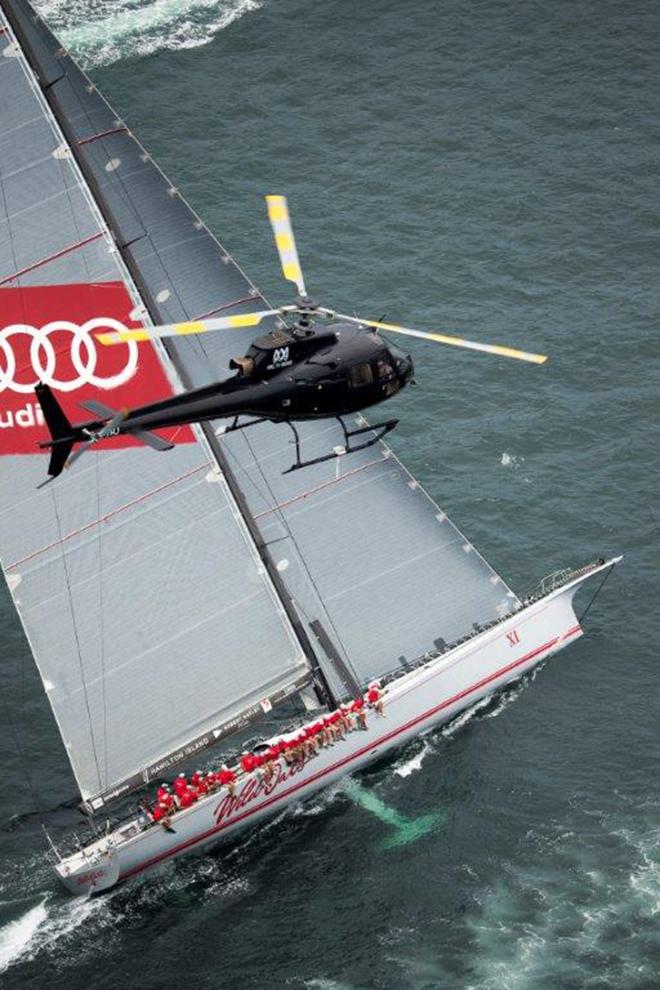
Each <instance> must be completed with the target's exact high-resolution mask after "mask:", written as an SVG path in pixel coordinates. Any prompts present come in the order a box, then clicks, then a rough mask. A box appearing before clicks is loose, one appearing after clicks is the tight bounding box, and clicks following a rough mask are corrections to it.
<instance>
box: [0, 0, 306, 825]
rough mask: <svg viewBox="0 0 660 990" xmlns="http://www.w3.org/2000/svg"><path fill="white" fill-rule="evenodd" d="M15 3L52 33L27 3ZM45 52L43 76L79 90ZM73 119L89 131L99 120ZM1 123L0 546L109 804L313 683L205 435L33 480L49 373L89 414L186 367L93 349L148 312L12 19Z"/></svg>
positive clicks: (60, 710)
mask: <svg viewBox="0 0 660 990" xmlns="http://www.w3.org/2000/svg"><path fill="white" fill-rule="evenodd" d="M5 10H6V13H8V14H10V15H12V19H13V20H15V22H16V24H17V26H22V29H23V30H24V31H25V35H24V37H25V38H26V39H27V40H29V41H30V42H31V43H33V44H34V45H35V46H37V47H38V46H39V45H40V43H41V42H40V34H39V30H38V29H37V28H35V27H34V25H33V22H32V14H31V12H29V11H28V9H27V8H23V7H21V8H18V7H17V8H16V9H14V8H12V9H11V10H9V8H8V7H5ZM40 51H41V55H42V61H41V62H40V70H39V71H40V76H39V79H40V83H41V85H42V86H43V85H46V84H50V83H53V84H54V85H53V89H56V90H57V93H58V98H61V99H62V100H66V99H68V98H69V95H70V94H69V93H68V91H67V88H66V82H67V80H66V79H65V77H64V75H63V71H62V70H60V69H59V68H58V63H57V62H56V61H55V56H47V53H46V50H45V49H44V48H43V46H42V47H41V49H40ZM69 68H70V66H67V69H69ZM58 78H59V79H60V82H59V83H58V82H57V81H56V80H57V79H58ZM75 78H76V79H77V78H78V76H77V75H76V76H75ZM85 85H87V83H85ZM70 109H71V110H72V108H70ZM71 115H73V111H72V113H71ZM78 121H79V127H80V128H81V131H80V133H81V134H82V130H83V129H84V131H85V135H86V137H87V138H90V137H93V134H94V133H95V131H94V127H95V126H97V124H92V125H90V123H89V121H88V120H87V118H85V117H83V118H80V116H79V115H78ZM0 126H1V127H2V133H3V140H2V143H1V145H0V315H1V321H0V327H1V329H0V401H1V403H2V407H1V412H0V425H1V427H2V429H1V430H0V452H1V453H2V455H3V456H2V457H0V556H1V558H2V562H3V568H4V571H5V575H6V578H7V583H8V585H9V588H10V590H11V592H12V595H13V597H14V601H15V604H16V607H17V609H18V611H19V613H20V615H21V618H22V621H23V623H24V626H25V631H26V634H27V636H28V639H29V641H30V644H31V647H32V650H33V653H34V655H35V659H36V662H37V665H38V667H39V670H40V673H41V676H42V679H43V683H44V687H45V690H46V693H47V695H48V697H49V700H50V702H51V705H52V707H53V711H54V714H55V717H56V719H57V721H58V724H59V727H60V731H61V734H62V737H63V740H64V743H65V746H66V750H67V753H68V756H69V758H70V760H71V764H72V766H73V770H74V773H75V776H76V778H77V781H78V784H79V786H80V791H81V794H82V796H83V798H85V799H88V800H89V801H90V803H91V804H92V806H98V805H99V804H100V803H102V802H103V801H105V800H107V799H108V798H110V797H113V796H116V795H117V794H120V793H123V792H124V791H126V790H127V789H129V788H130V787H132V786H135V784H136V783H139V782H141V781H142V780H144V779H146V778H149V777H150V776H152V775H153V774H154V773H157V772H158V770H159V769H160V768H162V767H163V766H167V765H169V764H171V763H173V762H176V761H178V760H180V759H182V758H183V757H185V756H186V755H188V754H191V753H193V752H195V751H196V750H197V749H199V748H201V747H203V746H206V745H208V744H209V742H212V741H213V740H214V739H216V738H217V737H218V736H219V735H221V734H222V733H224V732H226V731H227V730H228V729H230V728H232V727H235V726H236V723H237V720H238V721H239V723H240V721H241V720H242V719H244V718H245V717H246V714H249V713H251V712H260V711H261V709H260V702H264V704H266V705H267V704H271V703H274V702H276V701H277V700H278V698H280V697H282V696H284V695H286V694H287V693H289V692H291V691H292V690H295V689H297V688H298V687H300V685H301V684H302V683H303V682H304V681H305V680H306V679H307V678H308V677H309V665H308V662H307V659H306V657H305V655H304V652H303V650H302V649H301V646H300V644H299V642H298V639H297V637H296V636H295V634H294V632H293V629H292V627H291V623H290V621H289V619H288V617H287V616H286V614H285V610H284V608H283V606H282V603H281V601H280V599H279V598H278V596H277V595H276V593H275V591H274V588H273V585H272V581H271V580H270V578H269V576H268V574H267V573H266V570H265V568H264V566H263V562H262V559H261V557H260V555H259V553H258V552H257V548H256V547H255V545H254V541H253V539H252V537H251V536H250V533H249V531H248V528H247V526H246V524H245V521H244V519H243V517H242V515H241V514H240V512H239V511H238V508H237V506H236V502H235V499H234V498H233V496H232V495H231V493H230V491H229V489H228V487H227V484H226V481H225V479H224V477H223V475H222V472H221V471H220V470H219V469H218V466H217V463H216V461H215V458H214V457H213V455H212V453H211V451H210V450H209V447H208V444H207V443H206V441H205V439H204V438H203V435H202V434H201V433H200V432H197V433H195V434H193V433H192V432H191V431H189V430H184V431H180V432H179V434H178V436H173V435H172V436H171V437H170V439H172V440H173V441H174V442H175V447H174V449H173V450H171V451H170V452H168V454H167V455H165V454H162V455H158V454H155V453H154V452H153V451H151V450H148V449H145V448H140V447H135V446H129V447H116V448H115V449H112V450H106V451H104V452H101V453H99V454H94V455H93V456H92V457H89V458H88V459H87V464H85V463H84V462H83V464H81V465H80V466H79V468H78V469H76V470H75V471H73V470H72V471H71V474H70V476H66V477H64V478H62V479H61V480H62V484H58V485H49V486H48V487H46V488H44V489H42V490H39V491H38V490H37V489H36V486H37V484H38V483H39V482H41V481H43V480H44V477H45V473H44V472H45V467H46V460H45V459H44V457H43V455H39V454H38V452H37V449H36V447H35V440H36V439H39V438H41V437H42V436H43V425H40V422H39V411H38V409H37V408H35V404H34V396H33V385H34V383H35V381H36V379H37V378H42V379H45V380H47V381H50V383H51V384H52V386H53V387H54V388H56V389H58V390H59V392H60V393H61V397H62V400H63V401H64V402H68V406H67V411H69V412H70V415H71V416H72V417H75V418H78V419H79V418H80V414H81V410H80V409H79V408H78V407H79V405H80V403H81V402H84V401H86V400H88V399H90V398H92V397H93V396H95V397H96V398H99V397H101V398H103V399H104V401H106V402H109V403H110V404H115V405H117V406H121V405H124V404H127V403H129V404H135V403H136V401H139V400H140V398H142V397H143V396H144V395H145V394H153V395H154V397H156V396H157V395H159V394H160V395H162V394H166V393H167V392H168V391H171V389H172V386H173V385H175V386H176V385H177V381H176V377H175V375H174V371H173V368H172V365H171V362H169V360H168V359H167V358H166V356H165V355H164V354H163V353H156V352H155V351H153V350H152V349H151V347H150V346H149V347H148V348H147V350H145V351H141V352H140V353H139V354H138V353H137V350H135V351H132V349H131V348H130V347H129V348H128V349H123V350H124V353H123V354H122V355H121V358H119V359H111V362H110V364H108V363H107V358H106V355H105V353H101V352H102V348H101V347H100V346H99V348H98V350H97V348H96V344H95V340H94V333H95V331H97V330H99V329H101V328H103V327H104V326H113V325H114V324H115V323H117V324H122V325H131V323H133V324H135V323H136V322H137V323H139V322H141V321H142V320H143V319H145V318H146V312H145V311H144V306H143V302H142V299H141V297H140V295H139V292H138V291H137V289H136V287H135V284H134V282H133V279H132V278H131V276H130V273H129V272H128V271H127V269H126V267H125V265H124V263H123V260H122V257H121V252H120V251H119V250H118V246H117V245H118V243H121V241H120V240H119V237H120V235H119V234H117V232H116V231H115V232H114V236H113V233H111V232H110V231H109V229H108V226H107V224H106V222H105V220H104V218H103V216H102V214H101V213H100V211H99V209H98V207H97V205H96V202H95V200H94V197H93V196H92V194H91V192H90V188H89V185H88V184H87V183H86V182H85V181H84V179H83V177H82V175H81V173H80V170H79V168H78V165H77V163H76V159H75V156H74V155H73V154H72V152H71V146H70V144H69V143H68V142H67V141H66V139H65V137H64V135H63V133H62V131H61V129H60V128H59V126H58V124H57V123H56V121H55V119H54V117H53V114H52V112H51V108H50V107H49V106H48V103H47V101H46V100H45V98H44V96H43V93H42V90H41V88H40V86H38V85H37V83H36V80H35V76H34V74H33V71H32V69H31V67H30V65H29V64H28V62H27V60H26V58H25V57H24V54H23V52H22V49H21V46H20V45H19V43H18V41H17V39H16V37H15V35H14V33H13V30H12V27H11V26H10V23H9V20H8V19H6V18H5V17H4V16H2V15H0ZM98 126H103V122H101V124H100V125H98ZM76 140H78V138H76ZM92 144H93V142H91V143H90V147H91V146H92ZM83 146H84V145H83ZM126 223H128V220H127V221H126ZM115 238H117V239H115ZM83 415H84V413H83Z"/></svg>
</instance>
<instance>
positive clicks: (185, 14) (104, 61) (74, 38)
mask: <svg viewBox="0 0 660 990" xmlns="http://www.w3.org/2000/svg"><path fill="white" fill-rule="evenodd" d="M262 2H263V0H151V2H148V0H116V2H113V0H42V2H38V3H37V7H38V10H39V13H40V14H42V15H43V16H44V17H45V19H46V21H47V22H48V25H49V27H51V28H52V29H53V30H54V31H55V33H56V34H57V36H58V38H59V39H60V40H61V41H62V43H63V45H64V46H65V47H66V48H68V49H69V50H70V51H71V53H72V54H73V56H74V57H75V58H76V59H78V60H79V61H80V63H81V64H82V65H83V67H84V68H91V67H97V66H101V65H109V64H110V63H111V62H116V61H117V60H118V59H121V58H135V57H140V56H145V55H151V54H152V53H153V52H157V51H160V50H161V49H165V48H171V49H179V48H197V47H199V46H200V45H206V44H208V42H209V41H211V40H212V39H213V38H214V37H215V35H216V34H217V33H218V32H219V31H222V30H224V28H226V27H229V25H230V24H232V23H233V22H234V21H236V20H238V19H239V18H240V17H243V16H244V14H248V13H250V12H252V11H255V10H258V9H259V8H260V7H261V6H262Z"/></svg>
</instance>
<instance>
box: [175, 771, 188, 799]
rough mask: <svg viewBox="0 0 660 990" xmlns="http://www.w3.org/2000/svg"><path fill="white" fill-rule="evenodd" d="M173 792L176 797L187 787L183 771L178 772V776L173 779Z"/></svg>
mask: <svg viewBox="0 0 660 990" xmlns="http://www.w3.org/2000/svg"><path fill="white" fill-rule="evenodd" d="M173 786H174V793H175V794H176V795H177V797H181V794H182V793H183V791H185V790H186V788H187V787H188V781H187V780H186V775H185V773H180V774H179V776H178V777H176V778H175V780H174V785H173Z"/></svg>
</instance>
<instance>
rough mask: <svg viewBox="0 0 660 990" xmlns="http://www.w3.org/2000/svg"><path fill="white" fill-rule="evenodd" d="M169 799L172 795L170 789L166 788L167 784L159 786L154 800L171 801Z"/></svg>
mask: <svg viewBox="0 0 660 990" xmlns="http://www.w3.org/2000/svg"><path fill="white" fill-rule="evenodd" d="M171 797H172V795H171V794H170V789H169V787H168V786H167V784H161V785H160V787H159V788H158V790H157V791H156V800H157V801H165V800H166V799H167V798H170V799H171Z"/></svg>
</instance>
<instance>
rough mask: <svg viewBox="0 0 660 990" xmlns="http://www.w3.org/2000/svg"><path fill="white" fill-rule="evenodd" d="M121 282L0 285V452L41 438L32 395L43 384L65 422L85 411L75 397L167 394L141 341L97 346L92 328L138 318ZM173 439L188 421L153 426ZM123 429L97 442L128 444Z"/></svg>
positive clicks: (140, 400) (124, 399)
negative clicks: (54, 397)
mask: <svg viewBox="0 0 660 990" xmlns="http://www.w3.org/2000/svg"><path fill="white" fill-rule="evenodd" d="M133 308H134V303H133V301H132V300H131V298H130V296H129V295H128V292H127V290H126V286H125V285H124V284H123V282H105V283H99V284H95V285H90V284H84V285H47V286H35V287H30V288H24V289H18V288H16V289H6V288H3V289H0V454H35V453H39V452H40V451H39V449H38V447H37V443H38V441H40V440H47V439H48V431H47V429H46V426H45V424H44V420H43V417H42V415H41V410H40V409H39V405H38V403H37V401H36V398H35V395H34V386H35V385H36V383H37V382H38V381H41V382H44V383H45V384H47V385H50V386H51V388H52V389H53V391H54V392H55V394H56V395H57V399H58V401H59V402H60V404H61V405H62V408H63V409H64V411H65V413H66V415H67V416H68V417H69V420H70V421H71V422H72V423H75V422H81V421H84V420H86V419H90V418H91V414H90V413H88V412H86V410H84V409H83V408H81V405H80V403H81V402H85V401H86V400H88V399H97V401H101V402H104V403H105V404H106V405H108V406H111V407H112V408H114V409H122V408H124V407H128V408H129V409H131V408H134V407H135V406H140V405H143V404H144V403H147V402H155V401H157V400H158V399H162V398H166V397H167V396H169V395H172V394H173V393H172V386H171V385H170V383H169V381H168V379H167V377H166V375H165V372H164V371H163V368H162V365H161V363H160V361H159V359H158V356H157V354H156V352H155V350H154V347H153V345H152V344H151V343H149V342H148V341H144V342H140V343H137V342H135V341H130V342H129V343H127V344H117V345H114V346H110V347H109V346H105V345H103V344H101V343H99V341H98V339H97V337H98V334H99V333H102V332H104V331H107V330H122V329H124V328H127V329H131V328H134V327H139V326H141V323H140V321H139V320H136V319H133V318H131V312H132V311H133ZM158 432H159V434H160V435H161V436H163V437H164V438H165V439H167V440H169V441H171V442H174V443H191V442H192V441H193V439H194V438H193V435H192V432H191V431H190V429H189V428H188V427H183V428H181V427H176V428H170V429H166V430H160V431H158ZM136 444H137V441H135V440H133V439H131V438H130V437H128V436H120V437H115V438H113V439H111V440H107V441H104V443H103V446H104V447H114V448H117V447H132V446H135V445H136Z"/></svg>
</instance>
